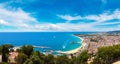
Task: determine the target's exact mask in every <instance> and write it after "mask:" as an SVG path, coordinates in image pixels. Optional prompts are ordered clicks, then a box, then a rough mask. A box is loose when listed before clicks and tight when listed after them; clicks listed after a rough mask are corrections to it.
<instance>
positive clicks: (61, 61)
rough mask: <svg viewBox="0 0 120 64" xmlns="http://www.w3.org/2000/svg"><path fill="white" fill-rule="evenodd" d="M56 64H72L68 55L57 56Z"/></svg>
mask: <svg viewBox="0 0 120 64" xmlns="http://www.w3.org/2000/svg"><path fill="white" fill-rule="evenodd" d="M55 64H70V62H69V59H68V57H67V56H66V55H62V56H57V58H56V59H55Z"/></svg>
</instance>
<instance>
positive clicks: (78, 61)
mask: <svg viewBox="0 0 120 64" xmlns="http://www.w3.org/2000/svg"><path fill="white" fill-rule="evenodd" d="M89 56H90V55H89V54H88V52H87V51H83V52H82V53H81V54H80V55H79V56H78V57H77V58H73V60H74V61H75V64H86V62H87V60H88V58H89Z"/></svg>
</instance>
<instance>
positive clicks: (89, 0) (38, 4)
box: [0, 0, 120, 32]
mask: <svg viewBox="0 0 120 64" xmlns="http://www.w3.org/2000/svg"><path fill="white" fill-rule="evenodd" d="M113 30H120V0H0V32H21V31H22V32H29V31H34V32H66V31H67V32H79V31H80V32H85V31H113Z"/></svg>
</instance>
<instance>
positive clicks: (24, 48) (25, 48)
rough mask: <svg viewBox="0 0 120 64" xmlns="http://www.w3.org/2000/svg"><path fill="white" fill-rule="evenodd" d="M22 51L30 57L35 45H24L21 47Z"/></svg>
mask: <svg viewBox="0 0 120 64" xmlns="http://www.w3.org/2000/svg"><path fill="white" fill-rule="evenodd" d="M21 51H22V52H23V53H24V54H26V55H27V56H28V57H30V55H31V54H32V52H33V46H31V45H26V46H25V45H24V46H22V47H21Z"/></svg>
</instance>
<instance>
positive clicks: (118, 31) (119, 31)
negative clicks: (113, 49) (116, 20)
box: [107, 30, 120, 33]
mask: <svg viewBox="0 0 120 64" xmlns="http://www.w3.org/2000/svg"><path fill="white" fill-rule="evenodd" d="M107 33H120V30H117V31H109V32H107Z"/></svg>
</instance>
